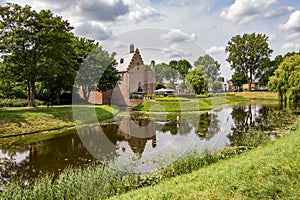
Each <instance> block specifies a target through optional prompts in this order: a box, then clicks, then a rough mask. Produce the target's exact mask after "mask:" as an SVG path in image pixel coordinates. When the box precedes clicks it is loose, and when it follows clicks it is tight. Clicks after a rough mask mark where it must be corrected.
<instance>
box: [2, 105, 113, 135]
mask: <svg viewBox="0 0 300 200" xmlns="http://www.w3.org/2000/svg"><path fill="white" fill-rule="evenodd" d="M82 107H83V106H82ZM91 108H92V109H94V107H91ZM84 111H86V109H84ZM95 111H96V116H97V119H98V120H99V121H102V120H105V119H108V118H111V117H112V116H113V114H112V113H115V112H117V109H116V108H112V107H110V106H108V105H101V106H95ZM85 114H86V115H89V114H90V113H85ZM88 122H89V121H88V120H87V121H85V122H82V123H88ZM73 126H75V123H74V120H73V112H72V107H71V106H55V107H51V108H47V107H36V108H28V107H24V108H1V109H0V137H8V136H14V135H22V134H27V133H34V132H42V131H47V130H55V129H61V128H66V127H73Z"/></svg>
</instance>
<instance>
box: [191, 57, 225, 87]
mask: <svg viewBox="0 0 300 200" xmlns="http://www.w3.org/2000/svg"><path fill="white" fill-rule="evenodd" d="M194 66H195V67H198V66H203V70H204V72H205V74H204V75H203V76H204V77H206V78H207V81H208V82H216V81H217V80H218V78H219V76H220V66H221V65H220V64H219V63H218V62H217V61H216V60H215V59H214V58H213V57H211V56H210V55H207V54H206V55H204V56H200V57H199V58H198V59H197V60H196V61H195V62H194Z"/></svg>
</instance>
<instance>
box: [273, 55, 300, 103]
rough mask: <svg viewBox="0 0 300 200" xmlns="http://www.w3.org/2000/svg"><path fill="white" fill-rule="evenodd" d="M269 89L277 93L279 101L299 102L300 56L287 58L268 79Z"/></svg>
mask: <svg viewBox="0 0 300 200" xmlns="http://www.w3.org/2000/svg"><path fill="white" fill-rule="evenodd" d="M269 88H270V89H271V90H274V91H277V92H278V95H279V99H280V100H281V101H284V102H287V101H291V102H294V103H298V102H299V100H300V54H294V55H292V56H287V57H285V58H284V60H283V61H282V62H281V63H280V65H279V67H278V69H276V71H275V73H274V76H272V77H271V78H270V81H269Z"/></svg>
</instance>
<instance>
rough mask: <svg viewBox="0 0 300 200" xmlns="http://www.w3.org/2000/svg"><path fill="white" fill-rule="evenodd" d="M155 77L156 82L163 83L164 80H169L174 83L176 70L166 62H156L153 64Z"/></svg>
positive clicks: (176, 77)
mask: <svg viewBox="0 0 300 200" xmlns="http://www.w3.org/2000/svg"><path fill="white" fill-rule="evenodd" d="M155 79H156V82H157V84H161V85H163V83H164V82H165V81H171V82H172V83H173V84H174V83H175V81H176V80H177V79H178V72H177V71H176V70H175V69H173V68H171V67H170V66H169V65H168V64H166V63H161V64H157V65H155ZM157 89H160V88H157Z"/></svg>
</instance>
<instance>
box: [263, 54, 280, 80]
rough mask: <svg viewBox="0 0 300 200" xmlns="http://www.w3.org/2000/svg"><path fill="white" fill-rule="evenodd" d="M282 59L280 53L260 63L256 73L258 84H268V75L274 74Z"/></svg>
mask: <svg viewBox="0 0 300 200" xmlns="http://www.w3.org/2000/svg"><path fill="white" fill-rule="evenodd" d="M282 60H283V57H282V56H281V55H278V56H276V57H275V59H274V60H272V61H266V62H264V63H262V64H261V66H260V71H259V74H258V77H260V78H259V82H258V83H259V84H260V85H268V82H269V80H270V77H271V76H273V75H274V72H275V70H276V69H277V68H278V66H279V64H280V63H281V61H282Z"/></svg>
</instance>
